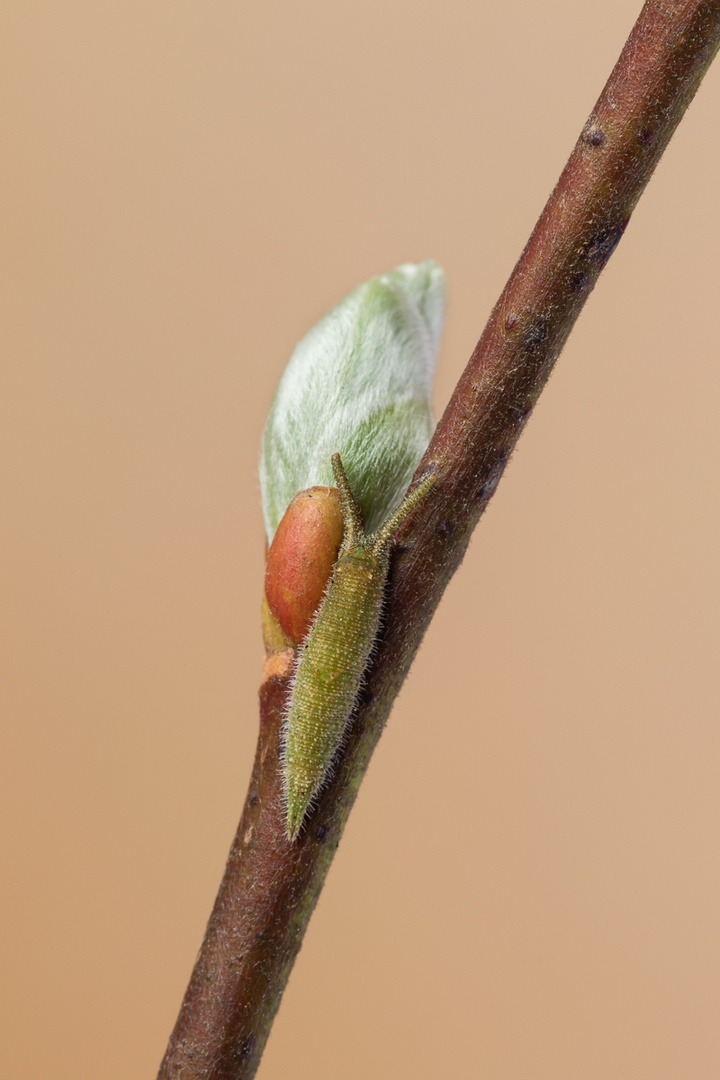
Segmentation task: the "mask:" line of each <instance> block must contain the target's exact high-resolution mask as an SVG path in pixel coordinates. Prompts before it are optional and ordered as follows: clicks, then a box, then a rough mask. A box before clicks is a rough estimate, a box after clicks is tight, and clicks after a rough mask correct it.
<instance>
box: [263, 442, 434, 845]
mask: <svg viewBox="0 0 720 1080" xmlns="http://www.w3.org/2000/svg"><path fill="white" fill-rule="evenodd" d="M332 469H333V474H334V476H335V483H336V485H337V488H338V490H339V492H340V504H341V508H342V515H343V525H344V531H343V542H342V546H341V548H340V553H339V555H338V558H337V562H336V563H335V566H334V567H333V573H332V577H331V579H330V584H329V585H328V588H327V591H326V593H325V597H324V599H323V601H322V603H321V605H320V607H319V608H318V612H317V615H316V616H315V619H314V621H313V624H312V626H311V627H310V630H309V631H308V634H307V637H306V638H305V640H304V642H303V644H302V645H301V647H300V651H299V653H298V659H297V665H296V668H295V676H294V679H293V684H292V688H291V694H290V700H289V706H288V711H287V716H286V719H285V740H284V776H285V792H286V796H287V837H288V839H289V840H290V841H293V840H295V839H296V838H297V836H298V833H299V832H300V828H301V826H302V823H303V821H304V819H305V815H306V814H307V811H308V809H309V807H310V806H311V804H312V803H313V801H314V799H315V798H316V796H317V794H318V792H319V791H320V789H321V787H322V785H323V782H324V780H325V778H326V776H327V774H328V770H329V769H330V766H331V764H332V761H333V758H334V757H335V754H336V752H337V749H338V747H339V746H340V743H341V742H342V738H343V735H344V733H345V729H346V727H347V724H348V720H349V719H350V716H351V714H352V711H353V708H354V707H355V702H356V699H357V695H358V691H359V689H360V684H361V681H362V677H363V673H364V671H365V668H366V667H367V662H368V659H369V657H370V653H371V651H372V647H373V643H374V641H375V638H376V637H377V632H378V627H379V624H380V614H381V611H382V604H383V592H384V588H385V581H386V579H387V574H388V568H389V564H390V546H391V544H392V542H393V539H394V536H395V533H396V532H397V530H398V528H399V527H400V525H401V524H402V522H403V521H404V520H405V518H406V517H407V516H408V515H409V514H410V513H411V512H412V511H413V510H414V509H415V507H416V506H417V504H418V503H419V502H420V501H421V500H422V499H424V498H425V496H426V495H427V493H428V492H429V491H430V488H431V487H432V485H433V484H434V483H435V477H434V476H427V477H425V479H424V480H422V481H421V482H420V483H419V484H418V486H417V487H416V488H415V489H414V491H412V492H411V493H410V494H409V495H406V496H405V498H404V499H403V501H402V503H401V504H400V506H399V507H398V509H397V510H396V511H395V513H394V514H392V515H391V516H390V517H389V518H388V520H387V521H386V522H385V524H384V525H381V526H380V528H379V529H378V530H377V532H374V533H372V534H370V535H369V536H368V535H366V533H365V528H364V525H363V520H362V515H361V513H360V508H359V506H358V504H357V502H356V500H355V497H354V495H353V493H352V491H351V490H350V485H349V484H348V480H347V477H346V475H345V470H344V469H343V467H342V462H341V461H340V455H339V454H334V455H333V458H332Z"/></svg>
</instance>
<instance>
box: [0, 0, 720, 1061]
mask: <svg viewBox="0 0 720 1080" xmlns="http://www.w3.org/2000/svg"><path fill="white" fill-rule="evenodd" d="M639 8H640V2H639V0H610V2H607V3H605V4H603V5H598V4H597V3H594V2H590V0H548V2H547V3H543V4H534V3H530V2H529V0H523V2H520V0H515V2H508V3H505V4H494V3H489V2H484V3H468V2H461V0H447V2H445V3H440V2H436V0H433V2H421V0H420V2H419V0H413V2H410V0H384V2H381V0H367V2H366V3H364V4H362V5H359V4H356V3H349V2H347V0H333V2H330V0H327V2H325V0H308V2H300V3H296V2H290V0H269V2H268V3H266V4H264V5H260V4H258V3H252V4H251V3H248V2H243V0H240V2H238V0H235V2H232V3H231V2H228V0H215V2H210V3H204V4H200V3H197V2H195V3H190V2H188V0H150V2H148V0H142V2H141V0H123V2H122V3H120V2H118V0H109V2H106V3H96V2H93V3H91V2H90V0H61V2H60V3H48V2H44V3H40V2H38V0H6V3H5V5H4V7H3V14H2V16H1V20H2V26H0V41H1V42H2V45H1V46H0V47H1V48H2V51H3V54H4V57H3V61H2V64H3V69H4V72H5V91H4V104H3V115H2V142H3V155H2V157H3V164H2V171H3V188H4V192H5V194H4V197H3V203H2V216H3V236H4V240H3V245H2V249H3V255H2V262H3V275H4V276H3V283H2V288H1V290H0V296H1V302H2V304H3V307H4V309H5V312H4V315H3V324H2V325H3V329H2V338H3V341H4V344H3V354H4V355H3V361H2V369H1V379H2V394H1V398H0V408H1V409H2V414H3V415H2V420H1V423H0V439H1V440H2V454H1V460H2V519H1V520H2V523H1V529H2V533H1V538H2V539H1V543H2V552H1V554H0V575H1V582H2V584H1V589H2V648H1V650H0V653H1V656H2V659H1V661H0V662H1V663H2V674H1V680H0V693H1V695H2V704H1V708H2V730H3V742H4V750H3V758H2V781H1V788H0V796H1V798H2V819H1V820H2V867H3V889H2V892H3V917H2V927H3V929H2V935H3V941H2V957H3V962H2V1007H1V1009H0V1016H1V1017H2V1020H0V1025H1V1026H2V1033H1V1034H0V1075H2V1076H3V1077H7V1078H8V1080H11V1078H12V1080H39V1078H41V1077H47V1076H52V1077H53V1080H128V1078H131V1077H133V1078H134V1077H137V1078H140V1077H153V1076H154V1075H155V1071H156V1069H157V1066H158V1063H159V1061H160V1058H161V1056H162V1053H163V1050H164V1046H165V1043H166V1040H167V1037H168V1034H169V1032H170V1029H171V1027H172V1024H173V1023H174V1020H175V1016H176V1013H177V1010H178V1007H179V1004H180V1001H181V998H182V994H183V991H184V988H185V984H186V981H187V978H188V976H189V973H190V970H191V967H192V964H193V960H194V957H195V954H196V951H197V948H198V945H199V943H200V939H201V936H202V933H203V929H204V925H205V921H206V919H207V916H208V914H209V911H210V907H211V904H212V901H213V897H214V895H215V891H216V888H217V885H218V882H219V879H220V876H221V874H222V870H223V866H224V861H225V856H226V853H227V850H228V847H229V844H230V840H231V837H232V834H233V832H234V828H235V824H236V820H237V817H238V815H239V811H240V807H241V804H242V800H243V797H244V792H245V788H246V783H247V778H248V775H249V770H250V764H251V757H252V753H253V746H254V741H255V726H256V687H257V683H258V680H259V676H260V670H261V644H260V633H259V616H258V605H259V597H260V588H261V575H262V548H263V533H262V526H261V515H260V507H259V500H258V483H257V474H256V468H257V453H258V445H259V439H260V432H261V427H262V423H263V418H264V415H265V412H266V410H267V407H268V403H269V401H270V398H271V395H272V393H273V390H274V386H275V383H276V380H277V378H278V376H279V373H280V371H281V369H282V366H283V364H284V363H285V361H286V359H287V357H288V356H289V354H290V351H291V349H292V347H293V345H294V343H295V342H296V340H297V339H298V338H299V337H300V336H301V335H302V334H303V333H304V332H305V331H306V330H307V329H308V328H309V326H310V325H312V323H313V322H314V321H315V320H316V319H317V318H318V317H319V316H320V315H321V314H322V313H323V312H324V311H325V310H326V309H327V308H328V307H330V306H331V305H332V304H333V303H334V302H335V301H336V300H338V299H339V298H340V297H341V296H343V295H344V294H345V293H346V292H347V291H348V290H349V289H350V288H352V287H353V286H354V285H356V284H357V283H358V282H360V281H362V280H364V279H365V278H367V277H369V276H370V275H372V274H374V273H379V272H382V271H384V270H386V269H389V268H390V267H392V266H394V265H396V264H397V263H400V262H403V261H408V260H419V259H423V258H427V257H433V258H436V259H437V260H439V261H440V262H441V263H442V264H443V265H444V266H445V268H446V270H447V274H448V287H449V297H450V305H449V310H448V318H447V329H446V334H445V338H444V343H443V348H442V354H441V358H440V366H439V373H438V381H437V407H438V412H439V411H440V410H441V409H442V408H443V406H444V404H445V402H446V401H447V398H448V396H449V394H450V392H451V389H452V387H453V385H454V382H455V380H456V379H457V377H458V375H459V373H460V371H461V369H462V367H463V365H464V363H465V360H466V359H467V357H468V355H469V353H470V351H471V349H472V347H473V345H474V343H475V340H476V338H477V337H478V335H479V333H480V331H481V329H482V326H483V324H484V321H485V318H486V316H487V314H488V312H489V310H490V307H491V306H492V304H493V302H494V301H495V299H496V297H497V295H498V293H499V291H500V289H501V287H502V285H503V283H504V281H505V279H506V277H507V275H508V273H509V272H510V270H511V268H512V266H513V263H514V262H515V260H516V258H517V256H518V255H519V252H520V250H521V248H522V245H523V244H524V242H525V240H526V238H527V236H528V234H529V232H530V229H531V227H532V225H533V224H534V222H535V219H536V217H537V215H538V213H539V212H540V210H541V208H542V206H543V204H544V202H545V199H546V197H547V195H548V193H549V191H550V189H551V188H552V186H553V184H554V182H555V180H556V178H557V176H558V174H559V172H560V170H561V168H562V166H563V164H564V163H565V160H566V158H567V156H568V154H569V152H570V150H571V148H572V146H573V143H574V141H575V138H576V137H577V135H578V133H579V131H580V129H581V126H582V124H583V122H584V120H585V118H586V116H587V114H588V113H589V111H590V109H591V107H592V105H593V103H594V101H595V99H596V97H597V95H598V94H599V92H600V89H601V88H602V85H603V83H604V81H605V78H606V77H607V75H608V73H609V71H610V69H611V67H612V65H613V64H614V62H615V60H616V58H617V55H618V54H619V52H620V49H621V47H622V44H623V42H624V40H625V38H626V36H627V34H628V32H629V30H630V28H631V26H632V23H633V21H634V19H635V17H636V15H637V13H638V11H639ZM719 122H720V64H716V66H715V68H714V69H713V70H711V73H710V75H709V76H708V78H707V80H706V82H705V85H704V86H703V88H702V89H701V91H700V94H699V96H698V98H697V99H696V101H695V103H694V104H693V105H692V107H691V109H690V112H689V114H688V116H687V117H686V119H685V120H684V121H683V123H682V125H681V127H680V130H679V132H678V134H677V136H676V137H675V139H674V140H673V142H672V144H671V146H670V148H669V150H668V152H667V154H666V156H665V159H664V160H663V162H662V163H661V166H660V168H659V169H658V172H657V173H656V175H655V177H654V179H653V181H652V183H651V185H650V188H649V190H648V192H647V193H646V195H645V196H644V197H643V199H642V201H641V203H640V206H639V209H638V210H637V212H636V214H635V216H634V218H633V220H632V222H631V224H630V227H629V229H628V231H627V234H626V236H625V238H624V240H623V241H622V243H621V245H620V247H619V249H618V251H617V253H616V254H615V256H614V257H613V259H612V261H611V263H610V265H609V267H608V269H607V271H606V272H605V274H604V275H603V277H602V278H601V281H600V284H599V286H598V288H597V289H596V291H595V293H594V295H593V296H592V297H591V298H590V301H589V303H588V305H587V308H586V311H585V312H584V314H583V315H582V317H581V319H580V322H579V324H578V326H577V329H576V330H575V332H574V334H573V336H572V338H571V340H570V343H569V345H568V347H567V348H566V350H565V352H564V354H563V356H562V358H561V361H560V363H559V365H558V368H557V370H556V373H555V375H554V376H553V378H552V380H551V382H550V385H549V387H548V388H547V390H546V392H545V394H544V395H543V398H542V400H541V402H540V405H539V407H538V408H537V410H536V413H535V415H534V417H533V419H532V420H531V422H530V424H529V426H528V429H527V430H526V432H525V434H524V435H523V438H522V440H521V442H520V446H519V449H518V452H517V454H516V456H515V458H514V460H513V462H512V465H511V466H510V468H509V470H508V471H507V472H506V475H505V478H504V480H503V482H502V484H501V486H500V489H499V492H498V494H497V496H496V497H495V499H494V501H493V503H492V505H491V507H490V509H489V511H488V513H487V514H486V516H485V518H484V519H483V522H482V524H481V527H480V529H479V530H478V533H477V534H476V537H475V539H474V541H473V544H472V546H471V550H470V552H469V554H468V556H467V558H466V560H465V564H464V565H463V567H462V569H461V571H460V572H459V574H458V575H457V577H456V578H455V580H454V582H453V584H452V586H451V588H450V590H449V592H448V594H447V596H446V598H445V601H444V603H443V606H442V608H441V611H440V613H439V615H438V617H437V619H436V621H435V623H434V625H433V627H432V629H431V632H430V633H429V635H428V637H427V639H426V643H425V645H424V647H423V649H422V651H421V654H420V657H419V659H418V661H417V663H416V665H415V668H414V670H413V672H412V675H411V678H410V679H409V681H408V683H407V685H406V687H405V689H404V691H403V693H402V695H401V698H400V699H399V701H398V704H397V707H396V709H395V711H394V714H393V717H392V720H391V723H390V725H389V728H388V731H387V733H386V735H385V736H384V738H383V740H382V742H381V744H380V747H379V750H378V752H377V754H376V757H375V760H374V761H373V764H372V767H371V769H370V772H369V775H368V778H367V781H366V783H365V785H364V788H363V790H362V792H361V796H360V798H359V801H358V803H357V805H356V808H355V811H354V813H353V816H352V818H351V821H350V824H349V827H348V830H347V834H346V837H345V839H344V841H343V843H342V845H341V848H340V851H339V854H338V857H337V860H336V862H335V865H334V866H333V869H332V871H331V874H330V877H329V880H328V884H327V887H326V889H325V892H324V893H323V896H322V898H321V900H320V904H319V907H318V909H317V912H316V914H315V917H314V919H313V921H312V924H311V927H310V931H309V933H308V936H307V939H306V944H305V948H304V949H303V951H302V953H301V956H300V959H299V961H298V964H297V966H296V969H295V971H294V973H293V975H292V978H291V981H290V985H289V989H288V992H287V994H286V997H285V1000H284V1002H283V1005H282V1007H281V1010H280V1013H279V1016H278V1019H277V1022H276V1025H275V1028H274V1031H273V1033H272V1036H271V1039H270V1043H269V1046H268V1050H267V1053H266V1057H265V1060H264V1062H263V1065H262V1067H261V1070H260V1078H261V1080H281V1078H285V1077H287V1076H289V1075H292V1076H293V1077H294V1078H295V1080H310V1078H312V1080H336V1078H339V1077H341V1078H343V1080H360V1078H363V1080H366V1078H368V1077H372V1078H374V1080H375V1078H377V1080H390V1078H392V1080H401V1078H406V1077H407V1078H413V1080H431V1078H432V1080H436V1078H443V1080H444V1078H452V1080H455V1078H457V1080H461V1078H462V1080H465V1078H473V1080H474V1078H480V1080H578V1078H581V1080H608V1078H610V1077H611V1078H612V1080H675V1078H678V1077H683V1078H685V1077H692V1078H693V1080H711V1078H713V1080H714V1078H716V1077H717V1076H718V1075H720V1025H719V1024H718V1008H719V1006H720V926H719V922H720V857H719V856H718V850H719V843H718V838H719V836H720V708H719V707H718V706H719V698H720V691H719V689H718V663H717V656H718V637H719V630H718V613H717V609H718V599H719V593H720V568H719V566H718V549H719V547H720V543H719V540H720V511H719V510H718V474H719V473H720V429H719V427H718V422H717V416H718V403H719V401H720V370H719V365H718V292H719V288H720V273H719V272H718V264H717V252H718V250H719V249H720V210H719V209H718V201H717V192H718V173H719V171H720V148H719V144H718V138H717V134H718V130H719V126H718V125H719ZM448 679H450V680H451V681H448ZM438 797H440V798H442V800H443V803H444V806H445V809H446V817H445V820H444V821H442V822H438V821H437V820H436V818H435V815H434V812H432V811H431V808H430V803H431V802H432V801H433V800H436V799H437V798H438Z"/></svg>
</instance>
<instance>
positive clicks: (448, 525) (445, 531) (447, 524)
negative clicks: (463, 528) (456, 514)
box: [437, 518, 452, 536]
mask: <svg viewBox="0 0 720 1080" xmlns="http://www.w3.org/2000/svg"><path fill="white" fill-rule="evenodd" d="M437 531H438V534H439V535H440V536H449V535H450V533H451V532H452V521H449V520H448V519H447V518H446V519H445V521H441V522H440V524H439V525H438V527H437Z"/></svg>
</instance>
